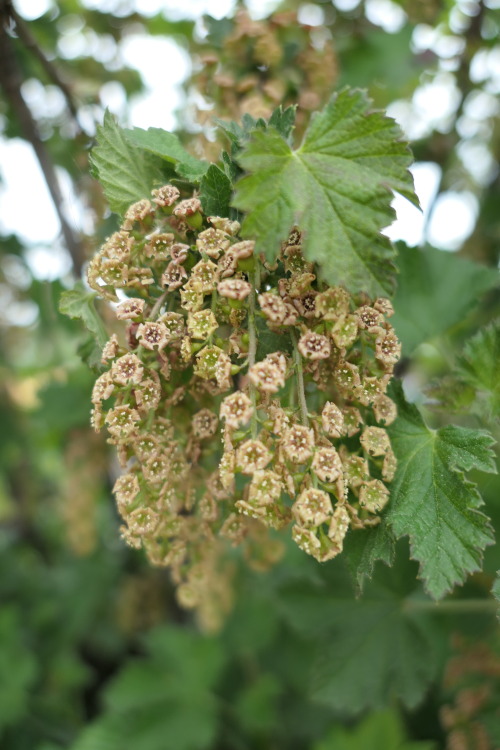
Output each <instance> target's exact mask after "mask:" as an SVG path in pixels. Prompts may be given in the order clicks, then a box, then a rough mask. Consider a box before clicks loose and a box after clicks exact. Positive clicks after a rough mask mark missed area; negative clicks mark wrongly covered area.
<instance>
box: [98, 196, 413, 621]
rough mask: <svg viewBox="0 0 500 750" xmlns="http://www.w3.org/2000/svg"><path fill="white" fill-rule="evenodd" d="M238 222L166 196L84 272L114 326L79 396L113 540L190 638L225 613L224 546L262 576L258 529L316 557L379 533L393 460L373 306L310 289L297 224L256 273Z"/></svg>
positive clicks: (386, 311) (385, 329) (263, 545)
mask: <svg viewBox="0 0 500 750" xmlns="http://www.w3.org/2000/svg"><path fill="white" fill-rule="evenodd" d="M239 228H240V227H239V224H238V222H236V221H230V220H229V219H227V218H221V217H213V216H212V217H206V216H204V215H203V212H202V208H201V204H200V201H199V200H198V198H197V197H196V196H194V197H193V196H191V197H188V198H182V197H181V195H180V193H179V191H178V189H177V188H176V187H174V186H172V185H166V186H164V187H162V188H160V189H158V190H154V191H153V193H152V199H151V200H142V201H140V202H139V203H136V204H134V205H132V206H131V207H130V208H129V210H128V211H127V213H126V214H125V218H124V222H123V224H122V227H121V228H120V230H119V231H118V232H116V233H115V234H114V235H112V236H111V237H110V238H109V239H108V240H107V241H106V242H105V243H104V245H103V247H102V248H101V250H100V251H99V253H98V254H97V255H96V256H95V258H94V259H93V260H92V262H91V264H90V266H89V270H88V280H89V284H90V286H91V287H92V288H94V289H95V290H96V291H98V292H99V294H101V295H102V296H104V297H106V298H107V299H109V300H110V301H112V302H113V303H114V309H115V313H116V318H117V320H118V321H123V322H124V326H123V329H122V330H121V331H120V330H119V328H118V327H117V331H116V332H115V333H114V334H113V335H112V336H111V338H110V340H109V341H108V343H107V344H106V346H105V347H104V350H103V354H102V357H103V359H102V361H103V365H104V366H105V369H104V372H103V373H102V374H101V375H100V376H99V377H98V379H97V381H96V383H95V387H94V390H93V395H92V402H93V412H92V422H93V425H94V427H95V429H96V430H100V429H101V428H103V427H104V426H106V427H107V430H108V433H109V435H110V438H109V441H110V442H111V443H113V444H114V445H116V448H117V451H118V456H119V459H120V462H121V465H122V467H123V472H124V473H123V474H122V475H121V476H120V477H119V478H118V479H117V481H116V484H115V487H114V492H115V495H116V502H117V506H118V510H119V513H120V515H121V516H122V518H123V521H124V526H123V528H122V534H123V537H124V538H125V540H126V541H127V542H128V543H129V544H130V545H131V546H133V547H136V548H140V547H142V548H144V550H145V551H146V554H147V556H148V558H149V559H150V560H151V562H152V563H153V564H157V565H164V566H168V567H169V568H170V570H171V574H172V577H173V580H174V582H175V583H176V585H177V596H178V599H179V602H180V603H181V604H182V605H183V606H185V607H193V608H196V609H197V611H198V613H199V614H200V617H201V620H202V622H203V623H204V624H205V625H206V626H207V627H211V626H212V627H215V626H216V625H217V624H218V621H219V619H220V617H221V615H223V614H224V612H225V611H226V610H227V608H228V607H229V606H230V585H229V581H228V577H229V572H228V571H229V570H230V566H228V565H227V562H225V563H223V559H222V558H223V555H224V550H225V541H224V540H229V541H230V542H231V543H232V544H233V545H242V546H243V549H244V553H245V555H246V556H247V558H248V559H249V560H250V561H251V562H252V563H253V564H254V565H255V566H256V567H258V568H259V569H264V568H265V567H266V566H268V565H270V564H272V563H274V562H275V561H276V560H277V559H278V558H279V556H280V552H281V546H280V545H279V544H277V543H276V541H275V540H273V539H271V538H270V537H269V536H268V535H267V532H266V527H271V528H274V529H282V528H284V527H286V526H291V535H292V537H293V539H294V541H295V542H296V543H297V544H298V545H299V547H300V548H301V549H303V550H304V551H305V552H306V553H308V554H310V555H312V556H313V557H315V558H316V559H317V560H320V561H325V560H328V559H331V558H332V557H334V556H335V555H337V554H339V553H340V552H341V550H342V546H343V541H344V537H345V535H346V533H347V531H348V529H349V528H350V527H352V528H354V529H356V528H362V527H364V526H369V525H373V524H376V523H377V522H378V521H379V519H380V516H379V513H380V511H381V510H383V508H384V506H385V504H386V503H387V501H388V497H389V491H388V489H387V487H386V483H387V482H390V481H391V479H392V477H393V475H394V471H395V466H396V461H395V458H394V454H393V452H392V449H391V445H390V441H389V437H388V435H387V432H386V430H385V427H386V426H387V425H388V424H390V423H391V422H392V421H393V420H394V418H395V416H396V408H395V405H394V403H393V402H392V401H391V399H390V398H389V397H388V396H387V395H386V390H387V386H388V383H389V381H390V379H391V377H392V372H393V368H394V364H395V363H396V362H397V360H398V358H399V354H400V345H399V342H398V340H397V338H396V336H395V334H394V330H393V328H392V326H391V325H390V323H388V322H387V320H386V319H387V318H388V317H389V316H390V315H391V313H392V308H391V305H390V303H389V301H388V300H386V299H382V298H380V299H376V300H374V301H372V300H370V299H368V298H367V297H366V296H365V295H363V294H361V295H358V296H352V295H350V294H349V293H348V292H347V291H346V290H345V289H344V288H342V287H330V286H328V285H326V284H325V283H324V282H322V281H321V279H320V278H318V273H317V269H316V268H315V267H314V266H313V264H311V263H308V262H307V261H306V260H305V258H304V256H303V254H302V250H301V234H300V231H299V230H298V229H294V230H293V231H292V233H291V235H290V237H289V239H288V241H287V242H286V243H284V245H283V247H282V248H281V249H279V255H278V258H277V261H276V262H275V263H274V264H273V265H270V264H269V263H267V262H266V261H265V260H264V259H263V258H262V256H259V255H258V254H257V253H255V252H254V243H253V242H252V241H248V240H241V239H240V238H239V237H238V232H239Z"/></svg>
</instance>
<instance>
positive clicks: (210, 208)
mask: <svg viewBox="0 0 500 750" xmlns="http://www.w3.org/2000/svg"><path fill="white" fill-rule="evenodd" d="M200 200H201V205H202V208H203V211H204V213H205V214H206V215H208V216H229V202H230V200H231V182H230V180H229V177H227V175H225V174H224V172H223V171H222V169H219V167H217V166H216V165H215V164H211V165H210V166H209V168H208V169H207V171H206V173H205V174H204V175H203V177H202V178H201V183H200Z"/></svg>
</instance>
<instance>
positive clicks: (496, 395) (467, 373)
mask: <svg viewBox="0 0 500 750" xmlns="http://www.w3.org/2000/svg"><path fill="white" fill-rule="evenodd" d="M458 368H459V373H460V375H461V377H462V378H463V380H464V381H465V382H466V383H467V384H468V385H471V386H472V387H473V388H474V389H475V390H476V397H477V399H478V407H479V410H480V411H481V410H482V411H483V413H484V414H485V415H487V416H489V417H490V418H491V417H492V416H493V417H498V416H499V415H500V320H496V321H495V322H493V323H492V324H491V325H489V326H488V327H487V328H484V329H483V330H481V331H479V333H477V334H476V335H475V336H474V337H473V338H472V339H470V340H469V341H468V342H467V344H466V345H465V347H464V350H463V354H462V356H461V357H460V358H459V360H458Z"/></svg>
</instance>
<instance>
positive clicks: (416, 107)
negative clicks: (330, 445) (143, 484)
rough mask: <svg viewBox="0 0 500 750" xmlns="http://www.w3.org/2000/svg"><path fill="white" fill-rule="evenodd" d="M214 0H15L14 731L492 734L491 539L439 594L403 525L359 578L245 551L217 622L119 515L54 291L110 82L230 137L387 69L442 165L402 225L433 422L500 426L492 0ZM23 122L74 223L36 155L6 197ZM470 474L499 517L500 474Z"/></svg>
mask: <svg viewBox="0 0 500 750" xmlns="http://www.w3.org/2000/svg"><path fill="white" fill-rule="evenodd" d="M38 6H39V8H38V10H37V7H38ZM216 6H217V3H215V2H212V3H211V4H208V7H209V9H210V10H211V12H212V13H213V14H214V16H217V17H211V16H203V12H204V11H205V10H206V9H207V7H206V6H203V7H202V4H201V3H199V2H196V3H194V2H193V4H192V6H189V7H186V8H185V9H184V10H181V9H180V7H179V5H178V4H177V6H176V4H174V3H162V2H157V3H155V2H153V0H151V1H150V2H146V1H145V0H144V1H142V2H141V1H140V0H136V1H135V2H134V1H133V0H106V2H93V1H92V0H59V1H58V2H55V0H51V1H50V2H49V1H48V0H47V2H40V3H33V4H30V3H25V2H23V3H21V2H19V3H16V2H14V3H11V2H10V1H9V0H0V18H1V31H0V50H1V52H0V58H1V60H0V87H1V90H2V98H1V101H0V127H1V142H0V146H1V155H2V173H3V177H4V184H3V186H0V189H1V190H2V194H1V195H2V202H3V209H2V218H1V219H0V221H1V223H0V232H1V253H2V265H1V271H0V309H1V314H0V335H1V340H2V343H1V348H0V368H1V375H2V377H1V385H0V388H1V395H2V398H1V401H0V410H1V414H0V420H1V421H0V424H1V426H2V428H1V431H0V466H1V474H0V558H1V563H2V565H1V570H2V575H1V576H0V600H1V606H0V747H2V748H6V750H57V749H58V748H70V749H71V750H115V748H116V750H128V749H129V748H130V749H132V748H134V750H169V749H170V748H175V749H176V750H200V749H201V748H214V749H215V748H217V750H223V749H224V748H228V750H239V748H249V747H252V748H253V747H255V748H262V749H265V750H278V748H280V749H281V748H287V750H288V749H289V748H290V749H291V748H297V749H299V748H308V749H309V750H344V748H345V749H346V750H369V749H370V748H374V750H378V748H380V750H382V749H383V750H392V749H393V748H394V750H396V748H405V749H406V748H408V750H409V749H410V748H411V749H412V750H431V748H448V750H495V749H498V748H500V714H499V708H498V706H499V705H500V700H499V699H500V638H499V633H498V628H497V625H496V621H495V606H494V603H493V601H492V599H491V598H490V589H491V586H492V583H493V579H494V576H495V571H497V570H498V569H499V568H500V553H499V551H498V546H496V547H491V548H489V549H488V550H487V554H486V558H485V566H484V571H483V572H482V573H479V574H476V575H475V576H472V577H471V579H470V580H469V582H468V583H467V584H466V586H464V587H463V588H462V589H461V590H458V591H456V592H455V593H454V594H453V595H452V596H451V597H449V598H448V599H447V600H445V601H444V602H443V603H442V604H440V605H438V606H437V607H436V606H434V605H433V604H432V603H431V602H430V601H429V600H428V599H427V598H426V597H425V595H424V594H423V592H422V590H421V586H420V584H419V582H418V580H417V578H416V575H417V571H416V566H414V564H413V563H408V561H407V560H408V550H407V549H404V545H402V546H403V549H402V551H401V550H400V554H399V555H398V558H397V560H398V562H397V564H396V566H395V567H394V568H393V569H392V570H390V571H389V570H387V569H386V568H385V567H384V566H380V565H379V567H378V568H377V569H376V574H375V577H374V581H373V582H372V583H371V584H370V585H369V586H368V587H367V590H366V592H365V594H364V596H363V597H362V598H361V599H359V600H355V599H354V589H353V585H352V583H351V580H350V577H349V573H348V571H347V570H346V569H345V566H344V564H343V562H342V560H338V561H337V560H336V561H334V562H331V563H329V564H327V565H325V566H318V565H317V564H316V563H311V561H310V560H309V559H306V556H305V555H301V553H300V552H297V551H295V552H294V550H292V549H290V550H288V552H287V555H286V556H285V559H284V561H283V562H282V563H281V564H280V565H279V566H277V567H276V568H275V569H274V570H273V571H272V572H267V573H259V572H255V571H249V570H248V569H246V568H245V565H244V564H242V563H241V561H240V560H239V558H238V556H237V555H236V554H235V559H234V564H235V570H236V576H237V586H236V591H237V592H238V594H237V597H236V600H235V602H234V608H233V612H232V614H231V615H230V617H229V619H228V622H227V623H226V625H225V626H224V628H223V629H222V631H221V632H219V633H201V632H199V630H197V628H196V627H195V625H194V624H193V623H192V622H191V618H190V616H189V615H187V614H186V613H185V612H182V611H180V610H179V609H178V607H177V605H176V604H175V600H174V598H173V595H172V591H171V588H170V584H169V581H168V578H167V577H166V574H164V572H163V571H161V570H153V569H151V568H149V567H148V566H147V565H146V563H145V562H144V561H143V560H142V558H141V556H140V554H138V553H136V552H133V551H131V550H129V549H126V548H125V546H124V544H122V543H121V541H120V540H119V535H118V531H117V526H118V520H117V515H116V513H115V510H114V508H113V505H112V501H111V492H110V488H111V486H112V484H113V481H114V478H115V466H114V464H113V459H112V457H111V454H109V453H108V450H107V446H106V443H105V442H104V440H103V438H101V437H99V436H95V435H94V434H92V433H91V431H90V429H89V427H88V415H89V406H88V405H89V395H90V391H91V388H92V383H93V375H92V373H91V372H90V371H89V369H88V367H87V366H86V365H85V364H82V361H81V357H80V355H81V354H83V355H84V354H85V351H86V348H87V349H88V341H86V340H85V338H84V336H83V335H82V332H81V328H80V326H79V324H78V323H77V322H76V321H72V320H69V319H68V318H65V317H63V316H61V315H60V313H59V312H58V298H59V296H60V293H61V291H62V290H63V289H65V288H68V287H69V286H70V285H71V284H72V283H73V282H74V280H75V278H76V277H78V276H80V274H81V272H82V269H83V267H84V266H85V262H86V261H87V260H88V258H89V257H90V255H91V254H92V252H93V251H94V250H95V249H96V247H97V246H98V245H99V243H100V242H101V241H102V239H103V238H104V237H105V236H107V235H108V234H109V233H110V231H112V230H113V228H114V224H113V218H112V217H111V216H110V215H109V212H108V211H107V209H106V206H105V203H104V201H103V198H102V194H101V191H100V188H99V186H98V185H97V184H96V182H94V181H93V180H92V179H91V178H90V176H89V172H88V151H89V148H90V146H91V145H92V139H93V135H94V133H95V126H96V123H98V122H100V121H101V120H102V116H103V111H104V107H105V106H109V107H110V108H111V109H112V111H114V112H116V113H117V114H118V115H119V117H120V118H121V120H122V121H127V120H129V121H131V122H132V124H137V125H141V126H145V127H147V126H148V125H155V126H160V127H162V126H163V127H165V128H170V129H172V128H174V127H175V128H176V130H177V132H178V135H179V137H180V138H181V139H182V140H183V142H184V143H185V145H186V146H187V147H188V148H189V150H191V151H192V152H193V153H195V154H196V155H198V156H204V157H205V158H212V159H216V158H217V157H218V153H219V145H218V143H217V142H216V138H217V136H216V132H215V129H214V127H213V123H212V118H213V117H214V116H218V117H221V118H226V119H235V120H238V119H240V117H241V115H242V114H243V113H244V112H249V113H250V114H252V115H254V116H259V115H264V116H267V115H269V114H270V112H271V111H272V110H273V109H274V107H275V106H276V105H277V104H278V103H281V102H283V103H286V104H288V103H295V102H298V104H299V109H298V120H297V123H298V124H297V137H300V135H301V134H302V132H303V130H304V128H305V126H306V124H307V122H308V118H309V115H310V112H311V111H313V110H314V109H316V108H318V107H320V106H321V105H322V104H323V103H324V102H325V100H326V99H327V97H328V96H329V95H330V93H331V92H332V90H333V89H335V88H336V87H339V86H342V85H344V84H349V85H351V86H361V87H365V88H367V89H368V90H369V92H370V95H371V96H372V97H373V100H374V103H375V105H376V106H378V107H384V108H388V110H389V113H390V114H392V115H393V116H395V117H396V118H397V119H398V120H399V122H400V123H401V125H402V127H403V129H404V130H405V132H406V133H407V135H408V137H409V138H410V140H411V143H412V148H413V150H414V153H415V158H416V162H417V165H416V168H415V176H416V179H417V190H418V189H419V185H420V186H421V187H422V186H423V187H422V191H423V192H422V203H423V205H424V208H425V211H424V216H423V220H420V219H418V218H415V215H414V214H408V213H405V211H408V210H409V209H407V208H405V207H404V206H401V207H400V209H401V214H400V215H401V217H402V222H403V223H402V224H400V225H399V226H400V230H399V231H400V233H399V235H395V238H396V239H399V240H400V284H399V291H398V295H397V297H396V303H395V304H396V311H397V315H396V318H395V325H396V328H397V331H398V334H399V336H400V338H401V339H402V341H403V347H404V353H405V357H404V360H403V362H402V363H401V366H400V375H401V376H402V377H403V378H404V382H405V386H406V390H407V392H408V393H409V394H410V395H411V397H412V398H413V399H414V400H418V401H420V402H422V403H424V404H425V409H426V414H427V417H428V419H429V420H430V422H431V423H432V424H434V425H436V426H437V425H439V424H444V423H446V422H448V421H450V420H454V421H458V422H459V423H461V424H465V425H467V424H469V425H472V426H478V425H479V426H484V427H487V428H488V429H490V430H492V431H493V433H494V435H495V436H496V437H497V438H498V436H499V432H500V431H499V422H498V417H499V413H500V395H499V388H500V386H499V383H500V324H499V322H498V320H499V315H500V298H499V293H498V261H499V249H500V214H499V212H498V205H499V203H500V176H499V170H498V163H499V157H500V119H499V117H498V113H499V108H500V105H499V100H498V93H499V92H500V46H499V43H498V32H499V28H500V11H499V3H498V2H496V0H484V1H480V0H399V1H398V2H394V1H393V2H391V1H390V0H366V1H365V2H359V1H358V2H356V0H334V2H330V0H329V1H328V2H326V1H325V2H306V3H298V2H284V3H281V4H278V3H276V2H275V3H272V2H268V3H260V4H259V3H256V2H253V3H249V4H248V6H246V5H245V3H244V2H239V3H237V4H236V6H234V4H232V3H231V2H228V3H226V5H225V6H224V3H223V2H221V3H220V8H218V7H217V8H216ZM223 6H224V7H223ZM202 16H203V17H202ZM137 40H139V42H141V44H142V46H141V45H139V46H137ZM141 40H142V41H141ZM144 40H146V46H144ZM155 40H156V41H155ZM157 42H160V44H159V45H158V46H157ZM134 45H135V47H134ZM134 49H135V63H134V54H133V51H134ZM148 50H150V53H148V52H147V51H148ZM167 53H168V54H167ZM148 54H150V56H151V59H150V61H149V67H148V66H146V67H144V65H142V66H141V64H136V63H137V61H138V60H139V58H141V55H142V56H143V57H144V55H146V56H147V55H148ZM141 62H142V63H144V59H143V60H139V63H141ZM148 71H149V73H148ZM179 76H180V78H181V79H182V80H179ZM172 80H173V81H174V84H172ZM158 82H159V83H158ZM154 86H156V88H155V89H154ZM153 89H154V91H153ZM174 110H176V114H175V115H174V113H173V112H174ZM152 112H153V113H154V114H155V117H156V120H155V121H152V120H151V113H152ZM148 117H149V118H150V119H149V120H148ZM141 118H142V119H141ZM23 141H24V142H26V143H29V144H30V146H31V147H32V148H33V149H34V151H35V152H36V155H37V157H38V160H39V162H40V164H41V165H42V170H43V174H44V178H45V181H46V183H47V185H48V187H49V192H50V194H51V195H52V199H53V201H54V203H55V204H56V205H57V208H56V214H55V216H56V230H55V233H54V236H53V237H48V238H47V236H46V235H47V233H46V232H45V234H44V230H43V226H44V217H43V214H42V215H40V212H39V211H38V212H37V209H38V203H39V194H37V192H36V190H34V189H33V187H32V184H31V180H32V177H31V174H30V173H22V174H21V175H20V179H21V181H23V180H24V182H23V192H22V200H21V201H18V204H17V205H16V206H15V211H17V214H18V218H17V224H16V217H15V216H13V215H11V213H12V212H13V209H12V208H11V206H12V203H9V202H8V197H7V196H8V193H7V190H8V189H9V180H8V179H7V178H8V175H9V174H11V173H12V171H14V172H16V163H15V160H16V154H18V153H21V152H20V151H19V150H16V149H19V148H20V146H19V144H20V143H21V144H22V142H23ZM23 153H25V152H23ZM18 171H19V168H18V169H17V172H18ZM422 174H424V176H425V175H426V176H427V183H425V184H424V182H425V181H424V182H421V181H420V182H419V179H420V180H421V177H422ZM37 179H39V178H37ZM429 181H430V182H429ZM33 184H39V183H35V178H34V177H33ZM429 184H431V188H429ZM426 185H427V188H426ZM424 188H425V189H424ZM44 200H45V203H44V204H43V205H44V206H45V207H46V206H47V205H49V204H48V203H47V201H48V198H45V197H44ZM15 211H14V213H15ZM44 211H47V209H46V208H44ZM464 216H465V217H466V219H467V221H465V223H464ZM19 217H20V218H19ZM415 222H417V223H418V222H420V223H419V224H418V231H416V233H415V231H413V234H412V230H411V227H412V226H414V225H415ZM19 226H20V227H21V229H18V228H17V227H19ZM23 227H25V228H26V229H28V228H31V230H32V237H31V239H30V237H29V236H28V235H29V233H27V232H24V233H23V231H22V228H23ZM37 233H38V234H39V236H37ZM49 234H50V232H49ZM33 236H34V237H35V238H36V239H35V240H34V239H33ZM44 237H45V239H43V238H44ZM403 240H406V243H407V244H408V245H411V247H407V246H406V244H405V242H404V241H403ZM432 245H434V247H432ZM446 251H452V252H446ZM474 479H476V478H475V477H474ZM477 479H478V481H479V482H480V489H481V492H482V494H483V497H484V499H485V502H486V506H487V512H488V514H489V515H490V516H491V517H492V519H493V523H494V525H495V526H496V528H497V531H498V530H500V500H499V498H500V492H499V490H500V482H499V480H498V479H497V478H496V477H488V478H486V479H485V478H484V477H477ZM497 586H498V584H497Z"/></svg>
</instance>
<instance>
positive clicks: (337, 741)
mask: <svg viewBox="0 0 500 750" xmlns="http://www.w3.org/2000/svg"><path fill="white" fill-rule="evenodd" d="M382 748H383V750H433V749H434V748H436V745H435V744H434V743H433V742H412V741H410V740H407V739H406V734H405V732H404V729H403V722H402V721H401V718H400V717H399V714H397V713H396V712H395V711H383V712H380V713H376V714H371V715H370V716H368V717H367V718H366V719H364V720H363V721H362V722H360V723H359V724H358V725H357V726H356V727H355V728H354V729H344V728H343V727H334V728H333V729H332V731H331V732H329V734H328V736H327V737H326V738H325V739H324V740H322V741H321V742H318V743H317V744H316V745H314V747H313V749H312V750H381V749H382Z"/></svg>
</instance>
